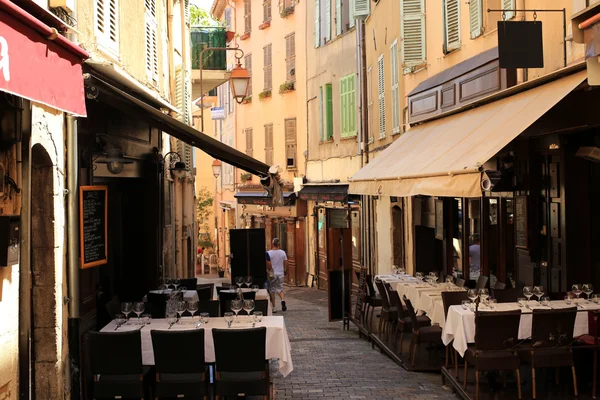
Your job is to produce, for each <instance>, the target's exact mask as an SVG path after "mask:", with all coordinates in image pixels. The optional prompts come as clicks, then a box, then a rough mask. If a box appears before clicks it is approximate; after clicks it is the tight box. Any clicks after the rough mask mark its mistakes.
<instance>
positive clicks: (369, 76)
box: [367, 66, 374, 143]
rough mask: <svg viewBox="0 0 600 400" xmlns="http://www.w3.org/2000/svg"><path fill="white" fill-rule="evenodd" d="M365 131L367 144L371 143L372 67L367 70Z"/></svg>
mask: <svg viewBox="0 0 600 400" xmlns="http://www.w3.org/2000/svg"><path fill="white" fill-rule="evenodd" d="M367 130H368V135H369V143H371V142H373V137H374V136H373V66H369V68H368V69H367Z"/></svg>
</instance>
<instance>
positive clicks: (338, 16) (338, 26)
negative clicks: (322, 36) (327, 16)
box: [335, 0, 342, 36]
mask: <svg viewBox="0 0 600 400" xmlns="http://www.w3.org/2000/svg"><path fill="white" fill-rule="evenodd" d="M341 34H342V0H335V35H336V36H337V35H341Z"/></svg>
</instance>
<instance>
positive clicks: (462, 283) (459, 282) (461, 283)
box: [455, 278, 466, 287]
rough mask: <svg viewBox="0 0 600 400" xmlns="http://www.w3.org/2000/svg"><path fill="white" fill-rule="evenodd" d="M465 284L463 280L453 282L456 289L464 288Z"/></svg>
mask: <svg viewBox="0 0 600 400" xmlns="http://www.w3.org/2000/svg"><path fill="white" fill-rule="evenodd" d="M465 283H466V282H465V280H464V279H461V278H457V279H456V282H455V285H456V286H458V287H465Z"/></svg>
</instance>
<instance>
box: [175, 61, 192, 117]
mask: <svg viewBox="0 0 600 400" xmlns="http://www.w3.org/2000/svg"><path fill="white" fill-rule="evenodd" d="M189 85H190V82H189V80H188V79H186V71H185V69H184V68H183V67H182V66H181V65H180V66H178V67H177V68H176V69H175V104H176V106H177V108H178V109H179V110H181V112H182V114H181V116H179V117H178V119H179V121H181V122H183V123H185V124H189V123H190V111H191V107H190V105H191V104H190V103H191V91H190V86H189Z"/></svg>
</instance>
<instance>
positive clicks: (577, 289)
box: [571, 285, 583, 300]
mask: <svg viewBox="0 0 600 400" xmlns="http://www.w3.org/2000/svg"><path fill="white" fill-rule="evenodd" d="M571 291H572V292H573V294H574V295H575V296H577V300H579V296H581V293H583V289H582V288H581V285H573V286H572V287H571Z"/></svg>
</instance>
